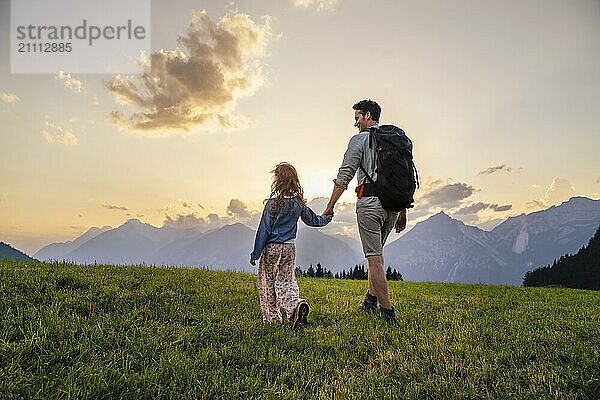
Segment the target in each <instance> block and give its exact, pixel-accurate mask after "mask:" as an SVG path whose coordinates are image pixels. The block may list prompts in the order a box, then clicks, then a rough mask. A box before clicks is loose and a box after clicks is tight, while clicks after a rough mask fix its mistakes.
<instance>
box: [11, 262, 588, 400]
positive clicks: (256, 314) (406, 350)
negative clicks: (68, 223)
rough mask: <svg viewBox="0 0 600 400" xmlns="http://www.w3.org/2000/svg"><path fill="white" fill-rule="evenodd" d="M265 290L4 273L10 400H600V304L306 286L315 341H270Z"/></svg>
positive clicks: (225, 277) (291, 336)
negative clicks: (375, 302) (263, 319)
mask: <svg viewBox="0 0 600 400" xmlns="http://www.w3.org/2000/svg"><path fill="white" fill-rule="evenodd" d="M255 280H256V277H255V276H253V275H249V274H239V273H230V272H214V271H204V270H187V269H168V268H149V267H140V266H110V265H102V266H100V265H99V266H77V265H70V264H48V263H38V262H17V261H0V398H3V399H4V398H6V399H10V398H21V397H26V398H44V399H46V398H150V397H151V398H179V397H181V396H185V397H192V398H289V399H297V398H331V397H333V396H335V397H336V398H361V399H363V398H366V399H368V398H372V399H376V398H377V399H379V398H403V399H427V398H431V399H433V398H436V399H439V398H457V399H470V398H530V399H533V398H535V399H538V398H557V399H569V398H578V399H598V398H599V397H600V381H599V379H600V292H591V291H582V290H572V289H548V288H515V287H498V286H480V285H461V284H439V283H435V284H434V283H411V282H391V283H390V287H391V291H392V300H393V304H394V305H395V306H396V310H397V317H398V319H399V322H400V324H399V326H398V327H396V328H389V327H387V326H386V325H385V324H384V323H383V322H382V321H380V320H379V319H377V318H376V317H372V316H362V315H359V314H357V313H356V312H355V311H354V309H355V307H356V305H357V304H358V303H359V302H360V301H361V300H362V298H363V295H364V293H365V290H366V282H365V281H340V280H325V279H314V278H303V279H300V280H299V284H300V288H301V294H302V295H303V296H304V297H305V298H307V299H308V300H309V302H310V304H311V306H312V312H311V315H310V326H309V327H308V328H306V329H305V330H304V331H302V332H293V331H291V330H290V329H289V327H288V326H263V325H262V324H261V323H260V322H259V321H260V315H261V314H260V308H259V304H258V294H257V290H256V283H255Z"/></svg>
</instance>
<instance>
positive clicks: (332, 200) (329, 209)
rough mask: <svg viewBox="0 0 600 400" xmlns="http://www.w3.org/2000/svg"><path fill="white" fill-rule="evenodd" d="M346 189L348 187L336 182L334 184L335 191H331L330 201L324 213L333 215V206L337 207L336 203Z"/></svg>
mask: <svg viewBox="0 0 600 400" xmlns="http://www.w3.org/2000/svg"><path fill="white" fill-rule="evenodd" d="M345 190H346V188H344V187H342V186H338V185H336V184H334V185H333V192H331V198H330V199H329V203H327V208H325V211H323V215H333V207H335V203H337V201H338V200H339V198H340V196H341V195H342V193H344V191H345Z"/></svg>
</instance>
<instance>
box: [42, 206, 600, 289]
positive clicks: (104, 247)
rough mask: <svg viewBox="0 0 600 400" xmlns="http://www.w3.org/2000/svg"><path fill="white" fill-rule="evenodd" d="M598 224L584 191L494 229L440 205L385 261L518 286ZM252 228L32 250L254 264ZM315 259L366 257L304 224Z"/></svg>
mask: <svg viewBox="0 0 600 400" xmlns="http://www.w3.org/2000/svg"><path fill="white" fill-rule="evenodd" d="M599 224H600V200H591V199H588V198H585V197H573V198H571V199H570V200H569V201H566V202H564V203H562V204H561V205H559V206H552V207H550V208H548V209H546V210H543V211H537V212H534V213H530V214H521V215H519V216H516V217H510V218H508V219H507V220H506V221H504V222H503V223H501V224H500V225H498V226H496V227H495V228H494V229H493V230H491V231H489V232H488V231H484V230H482V229H479V228H477V227H474V226H469V225H465V224H464V223H463V222H461V221H459V220H457V219H453V218H451V217H450V216H448V215H447V214H446V213H444V212H440V213H438V214H435V215H433V216H431V217H429V218H428V219H426V220H424V221H421V222H419V223H417V224H416V225H415V226H414V227H413V228H412V229H411V230H410V231H408V232H407V233H406V234H404V235H403V236H401V237H400V238H399V239H397V240H395V241H393V242H391V243H388V244H387V245H386V246H385V249H384V256H385V264H386V267H387V266H391V267H392V269H394V268H396V269H397V270H398V271H400V272H401V273H402V275H403V277H404V279H405V280H411V281H437V282H463V283H485V284H507V285H520V284H521V282H522V278H523V275H524V273H525V272H526V271H529V270H532V269H534V268H536V267H539V266H542V265H546V264H549V263H552V261H553V260H554V259H555V258H558V257H560V256H561V255H563V254H565V253H575V252H577V250H578V249H579V248H580V247H581V246H583V245H584V244H585V243H587V241H588V240H589V239H590V238H591V237H592V235H593V234H594V232H595V231H596V229H597V228H598V225H599ZM254 235H255V231H254V230H252V229H250V228H248V227H247V226H245V225H243V224H241V223H235V224H232V225H226V226H223V227H221V228H219V229H213V230H210V231H207V232H201V231H199V230H197V229H194V228H187V229H177V228H172V227H161V228H157V227H155V226H152V225H150V224H147V223H142V222H140V221H139V220H137V219H130V220H128V221H127V222H126V223H124V224H123V225H121V226H119V227H117V228H111V227H108V226H105V227H103V228H92V229H90V230H88V231H87V232H86V233H84V234H83V235H82V236H80V237H79V238H77V239H75V240H74V241H72V242H65V243H54V244H51V245H48V246H46V247H44V248H42V249H40V250H39V251H38V252H37V253H36V254H35V255H34V257H36V258H38V259H40V260H48V259H59V260H60V259H67V260H73V261H75V262H78V263H93V262H102V263H116V264H129V263H146V264H155V265H163V264H164V265H180V266H190V267H198V266H210V267H212V268H218V269H233V270H243V271H255V270H256V268H255V267H252V266H250V264H249V262H248V260H249V253H250V252H251V249H252V247H253V242H254ZM317 262H320V263H321V264H322V265H323V266H325V267H326V268H328V269H330V270H332V271H333V272H337V271H341V270H342V269H348V268H349V267H351V266H353V265H354V264H357V263H358V264H361V263H365V260H364V258H363V256H362V251H361V247H360V243H358V242H357V241H355V240H353V239H350V238H348V237H346V236H342V235H327V234H324V233H322V232H319V231H318V230H317V229H314V228H309V227H305V226H303V225H302V224H299V229H298V237H297V239H296V265H298V266H301V267H302V268H304V269H306V268H307V267H308V266H309V265H310V264H313V265H316V263H317Z"/></svg>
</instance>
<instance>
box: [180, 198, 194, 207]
mask: <svg viewBox="0 0 600 400" xmlns="http://www.w3.org/2000/svg"><path fill="white" fill-rule="evenodd" d="M181 205H182V206H184V207H185V208H192V207H193V206H192V203H190V202H189V201H185V200H181Z"/></svg>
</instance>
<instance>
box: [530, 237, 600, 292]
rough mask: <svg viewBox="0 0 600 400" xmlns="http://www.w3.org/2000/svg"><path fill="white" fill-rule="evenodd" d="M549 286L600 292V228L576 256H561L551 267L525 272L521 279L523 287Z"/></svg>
mask: <svg viewBox="0 0 600 400" xmlns="http://www.w3.org/2000/svg"><path fill="white" fill-rule="evenodd" d="M549 285H559V286H564V287H568V288H573V289H594V290H600V227H598V230H597V231H596V234H594V236H593V237H592V238H591V239H590V241H589V243H588V244H587V246H583V247H582V248H581V249H580V250H579V251H578V252H577V254H573V255H569V254H566V255H564V256H561V257H560V258H559V259H558V260H554V263H553V264H552V266H550V265H548V266H546V267H541V268H537V269H535V270H533V271H527V272H526V273H525V276H524V277H523V286H549Z"/></svg>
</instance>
